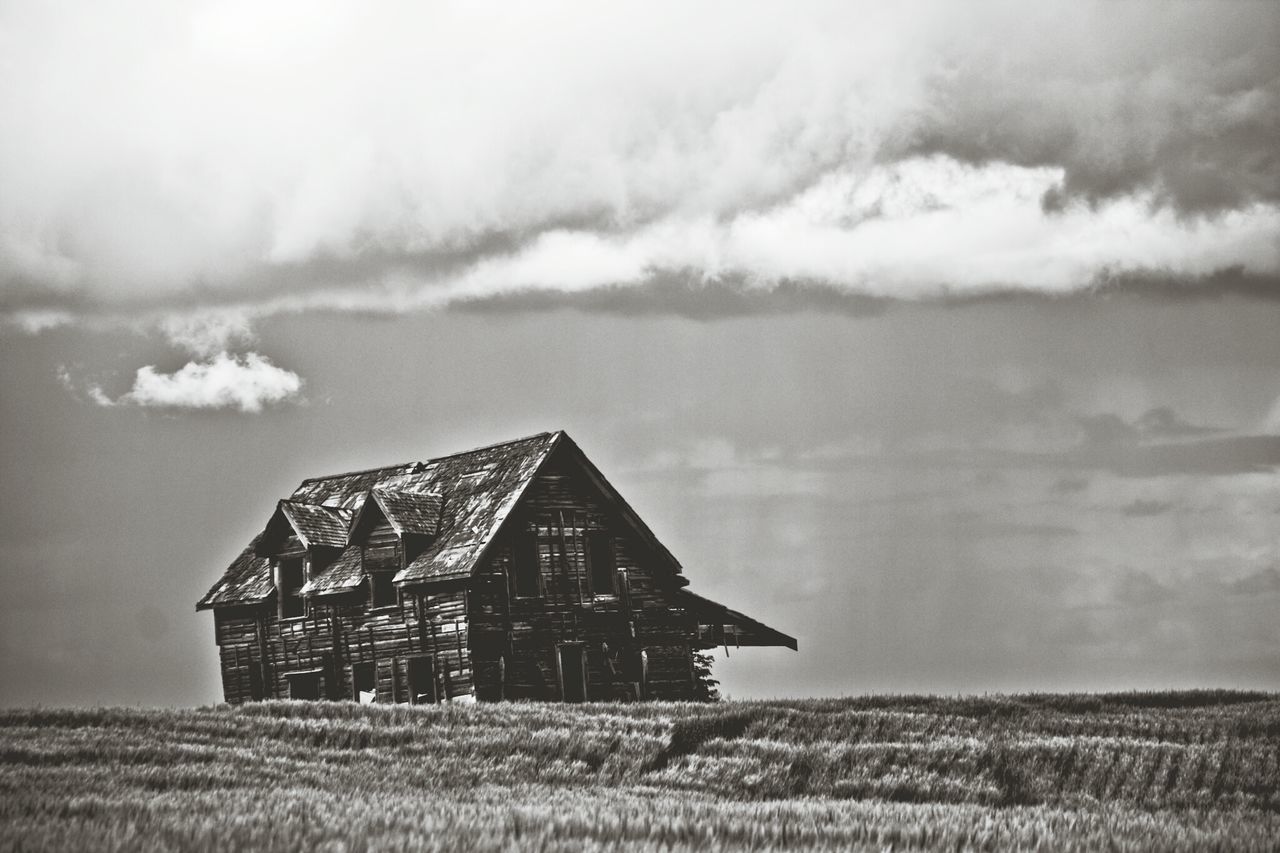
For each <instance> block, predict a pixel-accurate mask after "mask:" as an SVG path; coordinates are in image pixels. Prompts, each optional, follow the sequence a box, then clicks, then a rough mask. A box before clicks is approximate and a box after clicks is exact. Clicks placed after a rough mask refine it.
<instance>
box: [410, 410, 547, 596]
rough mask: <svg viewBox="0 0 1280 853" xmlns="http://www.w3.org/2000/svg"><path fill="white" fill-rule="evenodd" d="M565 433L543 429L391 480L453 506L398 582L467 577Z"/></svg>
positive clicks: (445, 458) (411, 582)
mask: <svg viewBox="0 0 1280 853" xmlns="http://www.w3.org/2000/svg"><path fill="white" fill-rule="evenodd" d="M563 435H564V433H561V432H552V433H542V434H541V435H535V436H531V437H529V438H524V439H520V440H518V441H511V442H507V443H506V444H495V445H493V446H492V447H482V448H480V449H479V450H471V451H468V452H466V453H456V454H454V455H452V456H442V457H440V458H439V459H432V460H431V461H429V462H427V463H426V464H425V465H424V466H423V468H422V469H421V470H420V471H417V472H415V473H412V474H404V475H401V476H399V477H395V478H393V479H391V480H389V481H388V482H387V483H386V484H385V486H386V488H388V489H391V490H401V491H410V492H422V493H425V492H436V493H438V494H443V495H444V496H445V501H446V503H447V506H448V511H447V512H446V518H445V524H444V525H442V527H441V530H440V533H439V535H438V536H437V537H436V538H435V539H434V540H433V541H432V542H431V544H430V545H428V546H427V548H426V550H424V551H423V552H422V553H421V554H419V555H418V557H417V559H415V560H414V561H413V562H412V563H410V564H409V565H408V566H406V567H405V568H404V569H403V570H401V571H400V572H399V573H397V574H396V578H395V580H396V583H399V584H413V583H423V582H427V581H439V580H449V579H455V578H465V577H468V576H469V575H470V574H471V570H472V568H473V567H474V566H475V565H476V564H477V563H478V562H479V561H480V558H481V557H482V556H483V554H484V551H485V549H486V548H487V547H488V545H489V543H490V542H491V541H492V540H493V538H494V536H496V535H497V533H498V530H499V529H501V527H502V523H503V522H504V521H506V519H507V516H508V515H509V514H510V513H511V510H512V509H513V508H514V507H515V505H516V503H517V502H518V501H519V500H520V497H521V495H523V494H524V492H525V489H527V488H528V487H529V484H530V483H531V482H533V478H534V476H535V475H536V474H537V473H538V469H539V468H541V467H542V463H543V462H544V461H546V459H547V457H548V456H550V455H551V451H552V450H554V449H555V447H556V445H557V444H558V443H559V441H560V439H561V437H562V436H563Z"/></svg>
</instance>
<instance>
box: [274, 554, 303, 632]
mask: <svg viewBox="0 0 1280 853" xmlns="http://www.w3.org/2000/svg"><path fill="white" fill-rule="evenodd" d="M277 571H278V572H279V575H278V577H279V582H278V583H277V584H276V595H277V596H278V597H279V599H280V618H281V619H296V618H297V617H299V616H306V615H307V601H306V599H305V598H303V597H302V584H303V581H304V578H303V573H302V559H301V558H300V557H299V558H294V559H290V560H281V561H280V565H279V567H278V569H277Z"/></svg>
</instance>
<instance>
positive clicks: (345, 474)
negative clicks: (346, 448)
mask: <svg viewBox="0 0 1280 853" xmlns="http://www.w3.org/2000/svg"><path fill="white" fill-rule="evenodd" d="M562 432H564V430H561V429H558V430H551V431H547V430H543V431H542V432H535V433H533V434H532V435H525V436H521V437H520V438H511V439H507V440H506V441H498V442H494V443H493V444H484V445H481V446H479V447H472V448H471V449H470V450H458V451H456V452H454V453H446V454H444V455H442V456H432V457H431V458H430V459H426V460H424V461H422V462H399V463H397V464H394V465H377V466H374V467H373V468H361V469H359V470H357V471H343V472H342V473H340V474H325V475H324V476H323V477H307V478H306V479H305V480H303V481H302V482H303V483H304V484H305V483H319V482H321V481H323V480H336V479H338V478H339V477H354V476H355V475H357V474H372V473H374V472H375V471H389V470H390V469H392V468H409V467H414V468H416V467H418V466H423V467H425V466H427V465H429V464H431V463H432V462H440V461H443V460H445V459H452V458H454V457H455V456H466V455H467V454H468V453H479V452H480V451H481V450H493V449H494V448H498V447H506V446H507V445H508V444H519V443H520V442H522V441H531V440H533V439H535V438H543V437H546V436H551V435H555V434H556V433H562ZM407 473H411V474H416V473H418V472H417V471H410V472H407Z"/></svg>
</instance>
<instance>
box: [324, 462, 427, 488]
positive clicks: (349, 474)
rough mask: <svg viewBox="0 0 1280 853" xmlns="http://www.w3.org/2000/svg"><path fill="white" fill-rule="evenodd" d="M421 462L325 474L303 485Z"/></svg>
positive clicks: (411, 465)
mask: <svg viewBox="0 0 1280 853" xmlns="http://www.w3.org/2000/svg"><path fill="white" fill-rule="evenodd" d="M421 464H422V463H421V462H397V463H396V464H394V465H377V466H374V467H373V468H361V469H359V470H356V471H343V472H342V473H340V474H325V475H324V476H323V477H307V478H306V479H305V480H303V481H302V482H303V483H319V482H320V481H321V480H336V479H338V478H339V477H354V476H355V475H357V474H372V473H373V472H375V471H389V470H391V469H392V468H409V467H417V466H418V465H421Z"/></svg>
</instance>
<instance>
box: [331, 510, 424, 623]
mask: <svg viewBox="0 0 1280 853" xmlns="http://www.w3.org/2000/svg"><path fill="white" fill-rule="evenodd" d="M442 510H443V501H442V500H441V498H440V496H439V495H437V494H428V493H420V492H407V491H399V490H395V489H386V488H374V489H372V490H370V492H369V494H368V496H367V497H366V499H365V501H364V503H363V504H362V505H361V507H360V511H359V512H357V513H356V515H355V517H354V518H352V520H351V532H350V537H349V541H350V542H351V543H352V545H353V546H354V545H359V546H360V548H361V567H362V570H363V576H364V578H366V579H367V581H368V589H369V606H370V607H371V608H374V609H377V608H381V607H393V606H395V605H396V604H397V603H398V596H397V594H396V587H395V583H394V580H395V576H396V573H397V572H399V571H400V570H401V569H403V568H404V567H405V566H407V565H408V564H409V563H411V562H413V560H414V559H415V558H416V557H417V556H418V555H419V554H421V553H422V552H423V551H424V550H425V549H426V548H427V546H429V545H430V544H431V542H432V540H434V539H435V537H436V535H437V534H438V533H439V532H440V520H441V513H442Z"/></svg>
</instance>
